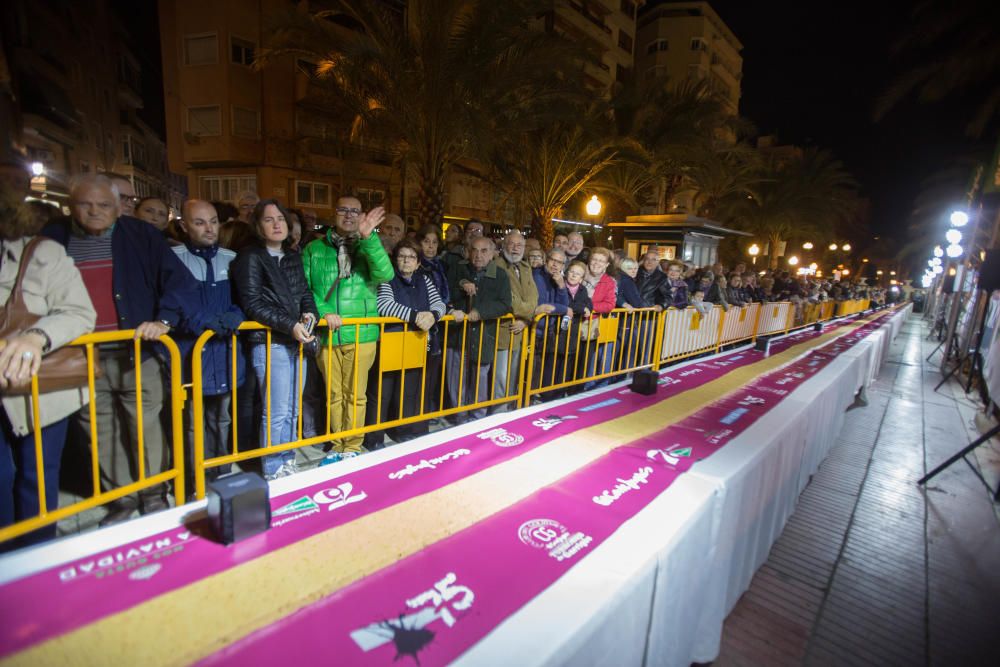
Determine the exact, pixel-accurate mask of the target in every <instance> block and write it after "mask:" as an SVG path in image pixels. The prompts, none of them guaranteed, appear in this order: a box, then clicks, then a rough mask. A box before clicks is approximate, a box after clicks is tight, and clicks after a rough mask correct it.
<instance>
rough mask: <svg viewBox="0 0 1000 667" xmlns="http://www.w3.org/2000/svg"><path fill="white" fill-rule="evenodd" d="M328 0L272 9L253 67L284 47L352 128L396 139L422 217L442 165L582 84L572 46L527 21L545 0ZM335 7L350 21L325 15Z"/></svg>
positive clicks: (438, 207) (430, 208) (436, 201)
mask: <svg viewBox="0 0 1000 667" xmlns="http://www.w3.org/2000/svg"><path fill="white" fill-rule="evenodd" d="M333 5H334V9H331V10H327V11H322V12H317V13H312V14H309V13H304V12H301V11H288V12H285V13H281V14H278V15H276V16H275V17H274V20H273V26H272V28H271V29H270V30H269V34H270V35H271V38H270V40H269V43H268V44H267V45H266V47H265V48H264V49H262V51H261V58H260V66H265V65H266V64H267V63H268V62H270V61H272V60H273V59H276V58H281V57H286V56H289V55H291V56H295V57H298V58H304V59H307V60H309V61H310V62H314V63H316V68H315V76H316V79H317V83H319V84H321V85H322V86H324V87H325V88H326V89H327V91H328V92H329V99H330V100H331V101H334V102H335V103H336V104H338V105H341V106H343V107H344V108H346V109H347V110H348V111H349V112H350V114H352V116H353V118H354V121H353V124H352V132H353V135H354V137H360V136H364V135H375V136H382V137H387V138H390V139H392V140H394V141H395V142H396V144H397V145H398V151H399V153H400V156H401V157H402V158H404V159H405V161H406V163H407V164H408V165H410V166H411V167H412V168H413V169H414V170H415V172H416V176H417V179H418V182H419V193H418V195H419V211H418V213H419V215H420V218H421V220H422V221H424V222H439V221H440V219H441V215H442V214H443V213H444V194H445V178H446V175H447V173H448V169H449V168H450V166H451V165H454V164H455V163H456V162H458V161H460V160H462V159H465V158H469V157H475V156H476V155H477V154H478V153H480V152H481V151H483V150H485V149H484V148H483V145H487V146H488V145H489V143H490V142H491V141H492V140H493V139H494V138H495V137H496V136H498V135H502V134H503V133H504V132H509V131H511V128H517V127H520V126H521V124H522V123H527V122H529V121H530V120H531V118H529V116H528V115H529V114H531V113H534V112H537V111H538V110H539V109H545V108H547V109H558V108H560V106H561V105H563V104H565V102H566V100H572V99H573V98H574V95H581V94H582V86H579V85H578V84H577V82H576V79H575V78H574V76H573V75H574V73H575V72H577V71H578V70H579V65H578V63H579V60H578V59H577V60H574V59H573V58H578V57H579V50H578V48H576V47H573V46H572V45H570V44H568V42H566V41H565V40H561V39H558V38H556V37H555V36H552V35H547V34H545V33H544V32H542V31H539V30H536V29H534V28H533V26H532V25H531V24H532V22H534V21H535V20H536V18H537V17H538V16H540V15H541V14H543V13H544V12H545V11H546V10H547V9H549V8H551V0H505V1H504V2H495V1H494V0H412V1H411V2H410V3H408V9H407V14H406V16H405V17H402V18H401V17H400V16H399V15H398V14H397V13H395V12H393V11H392V10H390V9H388V8H387V6H386V5H384V4H382V3H378V2H370V1H369V0H335V2H334V3H333ZM344 17H346V18H347V20H349V22H351V23H352V24H353V25H355V26H357V28H358V29H357V30H354V31H345V30H344V29H343V28H342V27H341V26H340V25H339V24H337V23H334V22H333V21H332V20H331V19H337V20H338V21H340V22H343V20H344ZM539 63H546V67H539Z"/></svg>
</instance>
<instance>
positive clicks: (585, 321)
mask: <svg viewBox="0 0 1000 667" xmlns="http://www.w3.org/2000/svg"><path fill="white" fill-rule="evenodd" d="M660 320H661V313H659V312H657V311H656V310H655V309H653V308H635V309H625V308H616V309H614V310H612V311H611V312H610V313H606V314H596V313H595V314H594V315H593V316H592V317H590V318H584V317H579V316H578V317H575V318H567V317H565V316H562V315H554V314H542V315H538V316H537V317H536V318H535V327H534V330H535V336H534V339H535V340H534V348H533V350H532V355H531V356H532V359H531V361H532V363H531V365H530V367H529V369H528V386H527V388H526V389H525V397H526V399H527V400H530V399H531V397H533V396H536V395H539V394H542V393H546V394H550V392H557V393H561V392H562V391H564V390H570V389H576V388H579V387H580V386H581V385H584V384H586V383H588V382H599V381H601V380H605V379H608V378H611V377H614V376H618V375H622V374H623V373H630V372H632V371H635V370H638V369H640V368H651V367H654V366H658V362H659V359H657V357H656V354H655V352H654V351H655V350H656V349H657V348H656V346H655V341H656V339H657V338H658V337H659V332H660V330H661V329H662V327H661V325H660ZM550 395H551V394H550Z"/></svg>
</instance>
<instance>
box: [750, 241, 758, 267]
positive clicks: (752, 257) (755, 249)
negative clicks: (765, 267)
mask: <svg viewBox="0 0 1000 667" xmlns="http://www.w3.org/2000/svg"><path fill="white" fill-rule="evenodd" d="M747 252H748V253H750V261H751V262H753V265H754V266H757V255H759V254H760V246H758V245H757V244H756V243H754V244H753V245H751V246H750V247H749V248H747Z"/></svg>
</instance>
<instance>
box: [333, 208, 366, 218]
mask: <svg viewBox="0 0 1000 667" xmlns="http://www.w3.org/2000/svg"><path fill="white" fill-rule="evenodd" d="M337 213H338V214H339V215H342V216H344V217H345V218H351V217H357V216H359V215H361V209H360V208H347V207H346V206H338V207H337Z"/></svg>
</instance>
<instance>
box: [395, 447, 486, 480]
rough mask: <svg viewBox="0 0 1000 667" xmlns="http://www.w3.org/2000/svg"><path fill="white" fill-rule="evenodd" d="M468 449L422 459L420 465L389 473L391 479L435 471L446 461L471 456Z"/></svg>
mask: <svg viewBox="0 0 1000 667" xmlns="http://www.w3.org/2000/svg"><path fill="white" fill-rule="evenodd" d="M471 453H472V452H470V451H469V450H468V449H464V448H463V449H456V450H455V451H453V452H448V453H447V454H442V455H441V456H436V457H434V458H432V459H420V462H419V463H410V464H408V465H407V466H406V467H405V468H403V469H401V470H397V471H396V472H391V473H389V479H402V478H403V477H406V476H407V475H412V474H413V473H415V472H417V471H418V470H434V469H435V468H437V467H438V466H439V465H440V464H442V463H444V462H446V461H452V460H454V459H457V458H459V457H461V456H467V455H469V454H471Z"/></svg>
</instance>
